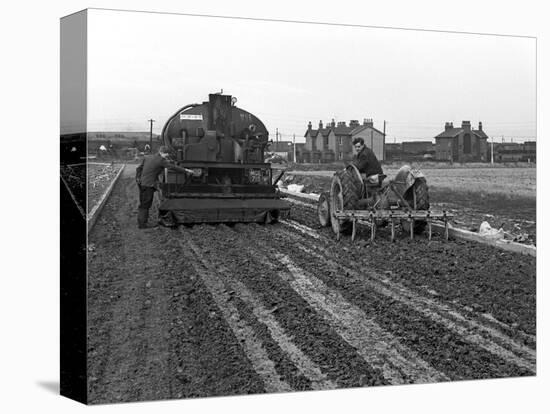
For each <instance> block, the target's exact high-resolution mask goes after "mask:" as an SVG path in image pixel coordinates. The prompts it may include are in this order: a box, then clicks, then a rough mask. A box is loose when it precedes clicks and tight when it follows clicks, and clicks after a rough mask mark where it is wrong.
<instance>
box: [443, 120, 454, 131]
mask: <svg viewBox="0 0 550 414" xmlns="http://www.w3.org/2000/svg"><path fill="white" fill-rule="evenodd" d="M452 127H453V124H451V123H450V122H445V131H448V130H449V129H451V128H452Z"/></svg>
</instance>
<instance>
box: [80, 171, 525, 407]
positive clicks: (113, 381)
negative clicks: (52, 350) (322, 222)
mask: <svg viewBox="0 0 550 414" xmlns="http://www.w3.org/2000/svg"><path fill="white" fill-rule="evenodd" d="M132 177H133V171H132V168H127V170H126V171H125V172H124V175H123V176H122V177H121V180H120V181H119V182H118V183H117V185H116V188H115V190H114V191H113V194H112V195H111V198H110V200H109V201H108V203H107V205H106V206H105V209H104V210H103V212H102V216H101V217H100V218H99V220H98V222H97V223H96V225H95V228H94V229H93V231H92V233H91V234H90V237H89V242H90V243H91V244H90V250H91V251H90V252H89V291H88V298H89V299H88V300H89V303H88V322H89V331H88V332H89V334H88V354H89V361H90V362H89V373H88V375H89V397H90V401H91V402H92V403H106V402H113V401H135V400H149V399H164V398H182V397H201V396H214V395H232V394H250V393H263V392H286V391H291V390H309V389H335V388H342V387H358V386H373V385H385V384H403V383H422V382H436V381H449V380H461V379H480V378H498V377H510V376H523V375H534V374H535V369H536V363H535V362H536V360H535V356H536V351H535V319H536V318H535V258H533V257H528V256H519V255H516V254H512V253H506V252H502V251H499V250H496V249H494V248H491V247H489V246H481V245H478V244H474V243H469V242H464V241H449V242H444V241H442V240H440V239H438V238H437V237H436V238H435V239H434V240H432V241H431V242H429V241H428V240H427V239H425V238H422V237H420V238H418V239H417V240H416V241H414V242H411V241H409V240H408V239H407V236H406V235H402V237H401V238H400V239H398V241H397V242H396V243H391V242H390V241H389V237H384V235H383V234H380V237H378V238H377V240H376V242H375V243H374V244H371V243H369V242H367V241H361V242H359V243H355V244H351V243H350V241H349V240H347V239H344V240H342V241H341V242H336V241H335V240H334V238H333V237H332V234H331V233H330V231H329V230H326V229H319V228H318V226H317V224H316V219H315V217H314V216H313V210H312V209H311V208H309V207H308V206H300V205H293V210H292V213H291V214H292V218H291V219H289V220H285V221H282V222H281V223H278V224H275V225H269V226H261V225H256V224H237V225H235V226H231V227H229V226H226V225H216V226H214V225H198V226H193V227H181V228H179V229H177V230H171V229H167V228H158V229H151V230H138V229H137V227H136V224H135V222H136V215H135V210H136V205H137V189H136V187H135V184H134V183H133V179H132Z"/></svg>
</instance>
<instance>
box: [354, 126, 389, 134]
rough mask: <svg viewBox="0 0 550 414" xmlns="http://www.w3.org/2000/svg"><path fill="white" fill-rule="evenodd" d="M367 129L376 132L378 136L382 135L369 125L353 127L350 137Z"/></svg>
mask: <svg viewBox="0 0 550 414" xmlns="http://www.w3.org/2000/svg"><path fill="white" fill-rule="evenodd" d="M367 128H370V129H372V130H373V131H376V132H378V133H379V134H380V135H384V133H383V132H382V131H379V130H378V129H376V128H375V127H373V126H370V125H359V126H356V127H354V128H353V130H352V131H351V135H353V134H358V133H359V132H361V131H363V130H365V129H367Z"/></svg>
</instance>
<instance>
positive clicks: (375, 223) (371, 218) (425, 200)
mask: <svg viewBox="0 0 550 414" xmlns="http://www.w3.org/2000/svg"><path fill="white" fill-rule="evenodd" d="M317 212H318V216H319V222H320V223H321V225H323V226H329V225H330V226H332V229H333V231H334V232H335V233H336V237H337V238H338V239H339V238H340V235H341V234H342V233H349V232H351V238H352V240H354V239H355V236H356V232H357V224H366V225H367V226H369V227H370V230H371V240H374V237H375V234H376V228H377V227H386V226H388V225H389V226H390V227H391V239H392V241H393V240H394V239H395V227H396V225H397V224H399V225H401V227H402V229H403V230H405V231H406V232H407V233H409V234H410V237H411V239H412V238H414V234H420V233H422V232H423V231H424V230H425V229H426V226H427V227H428V238H430V239H431V237H432V223H433V222H434V221H441V222H442V223H443V224H444V226H445V227H444V228H445V238H448V227H447V222H448V219H449V218H451V217H452V215H451V214H449V213H447V212H446V211H435V210H430V202H429V196H428V185H427V182H426V177H425V176H424V174H423V173H422V172H420V171H418V170H414V169H412V168H411V167H410V166H408V165H405V166H403V167H401V168H400V169H399V171H398V172H397V175H396V176H395V179H393V180H389V179H388V178H387V177H386V175H384V174H379V175H378V177H377V179H376V180H374V182H373V181H372V180H367V179H366V178H364V177H363V176H362V175H361V173H360V172H359V170H358V169H357V168H356V167H355V165H353V164H350V165H348V166H347V167H346V168H345V169H344V170H341V171H337V172H336V173H335V174H334V176H333V177H332V182H331V188H330V192H326V193H323V194H321V196H320V197H319V203H318V207H317Z"/></svg>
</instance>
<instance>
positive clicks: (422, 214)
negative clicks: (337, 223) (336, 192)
mask: <svg viewBox="0 0 550 414" xmlns="http://www.w3.org/2000/svg"><path fill="white" fill-rule="evenodd" d="M453 216H454V215H453V214H450V213H448V212H447V211H445V210H443V211H439V210H410V211H395V210H377V211H369V210H344V211H336V212H334V218H336V219H337V220H341V219H348V220H350V221H351V223H352V232H351V240H352V241H354V240H355V236H356V234H357V223H359V224H366V225H368V226H369V227H370V231H371V235H370V239H371V241H372V240H374V237H375V235H376V220H389V221H390V223H391V241H392V242H393V241H394V240H395V221H396V220H399V221H401V220H407V221H409V223H410V236H411V240H413V239H414V222H415V220H418V219H421V220H425V221H426V222H427V223H428V240H431V239H432V222H435V221H443V222H444V225H445V240H448V239H449V221H448V219H449V218H452V217H453ZM336 238H337V240H340V233H338V234H337V235H336Z"/></svg>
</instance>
